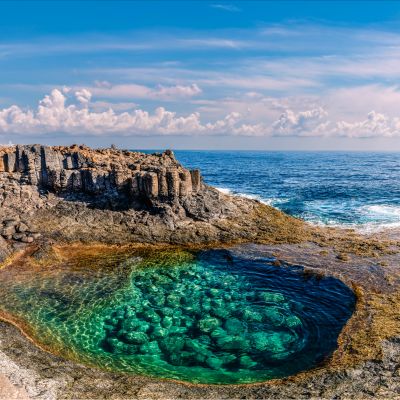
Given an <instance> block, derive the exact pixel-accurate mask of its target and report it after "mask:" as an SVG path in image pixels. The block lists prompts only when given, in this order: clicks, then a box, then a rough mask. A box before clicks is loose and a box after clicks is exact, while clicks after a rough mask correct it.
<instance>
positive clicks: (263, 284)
mask: <svg viewBox="0 0 400 400" xmlns="http://www.w3.org/2000/svg"><path fill="white" fill-rule="evenodd" d="M160 260H162V261H157V258H156V259H155V261H154V260H153V261H151V262H148V261H146V260H143V259H142V258H140V257H136V256H132V257H130V258H129V259H127V260H119V261H118V260H117V261H115V260H113V262H112V263H109V265H103V266H102V267H101V268H100V267H99V268H94V267H93V265H90V263H88V265H87V266H85V265H83V266H82V265H80V266H79V268H78V267H77V266H76V265H72V264H71V265H63V266H62V267H58V268H55V267H47V268H44V267H43V268H39V269H35V270H32V269H29V268H26V269H25V270H24V269H23V268H22V269H21V268H19V269H15V268H7V269H4V270H2V271H0V295H1V299H2V301H1V306H0V307H1V309H2V310H3V312H4V311H5V312H7V313H8V314H9V315H12V316H13V317H14V318H17V319H18V321H19V322H20V323H21V324H23V325H24V328H25V330H26V331H27V332H29V334H30V335H31V336H33V337H34V338H35V340H36V341H37V342H38V343H39V344H41V345H42V346H44V347H45V348H47V349H50V350H52V351H53V352H55V353H56V354H59V355H62V356H64V357H67V358H71V359H74V360H78V361H80V362H83V363H86V364H89V365H93V366H97V367H100V368H103V369H108V370H112V371H123V372H131V373H136V374H144V375H150V376H155V377H161V378H168V379H179V380H185V381H189V382H195V383H215V384H223V383H251V382H259V381H264V380H267V379H271V378H278V377H284V376H288V375H292V374H294V373H297V372H299V371H301V370H305V369H310V368H313V367H316V366H318V365H320V364H321V363H323V362H324V361H325V360H326V359H327V357H329V356H330V355H331V354H332V352H333V351H334V349H335V348H336V346H337V337H338V335H339V333H340V331H341V329H342V327H343V326H344V324H345V323H346V321H347V320H348V318H349V317H350V316H351V314H352V312H353V310H354V304H355V297H354V294H353V292H352V291H351V290H350V289H349V288H348V287H347V286H345V285H344V284H343V283H342V282H340V281H339V280H337V279H334V278H321V277H316V276H313V275H310V274H304V273H303V271H302V268H301V267H289V266H286V267H283V268H282V267H276V266H274V265H273V262H272V261H273V260H270V259H265V258H257V257H251V256H250V255H249V256H248V257H247V256H243V255H240V256H239V255H237V254H236V255H235V254H233V253H230V252H228V251H225V250H209V251H203V252H200V253H197V254H195V255H192V254H189V253H188V254H187V256H186V257H183V258H174V257H168V256H163V257H162V258H160ZM106 264H107V263H106Z"/></svg>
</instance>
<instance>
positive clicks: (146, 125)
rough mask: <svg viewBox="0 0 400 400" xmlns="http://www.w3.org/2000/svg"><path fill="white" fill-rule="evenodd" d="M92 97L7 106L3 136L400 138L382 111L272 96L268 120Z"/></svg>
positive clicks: (59, 96)
mask: <svg viewBox="0 0 400 400" xmlns="http://www.w3.org/2000/svg"><path fill="white" fill-rule="evenodd" d="M256 97H257V96H256ZM91 98H92V93H91V92H90V91H89V90H88V89H85V90H77V91H72V90H68V88H64V89H62V90H59V89H53V90H52V91H51V93H50V94H49V95H46V96H45V97H44V98H43V99H42V100H41V101H40V102H39V104H38V106H37V108H36V109H35V110H32V109H25V110H24V109H22V108H20V107H19V106H17V105H13V106H11V107H8V108H5V109H2V110H0V134H3V135H7V134H8V135H9V134H13V135H16V136H18V135H24V136H29V135H37V134H39V135H40V134H49V133H65V134H69V135H72V136H73V135H85V134H86V135H109V134H116V135H121V136H134V135H233V136H318V137H319V136H331V137H332V136H344V137H355V138H362V137H400V118H398V117H390V116H388V115H385V114H383V113H379V112H376V111H371V112H369V113H368V114H367V116H366V118H365V119H362V120H359V121H348V120H343V119H337V120H332V119H330V118H329V114H328V112H327V111H326V110H325V109H324V108H322V107H320V106H315V107H312V108H309V109H306V110H296V111H295V110H293V109H291V108H287V107H286V106H285V101H283V102H282V103H281V104H279V105H274V103H273V101H272V99H270V101H269V102H268V101H266V99H263V103H264V104H265V105H266V107H270V109H269V110H266V111H268V112H269V114H268V113H267V114H268V118H266V119H254V118H251V117H252V114H251V112H250V111H249V112H244V113H243V112H238V111H234V110H233V111H231V112H229V113H228V114H226V116H224V117H222V118H221V117H220V118H217V119H216V120H213V121H202V118H201V115H200V113H199V112H191V113H188V114H186V115H178V114H177V113H176V112H173V111H169V110H166V109H165V108H163V107H158V108H156V109H155V111H154V112H153V113H150V112H148V111H146V110H142V109H138V108H136V105H135V104H132V103H125V106H126V108H125V109H129V111H122V110H124V107H121V108H120V109H119V110H118V105H117V106H115V107H114V106H113V103H105V104H100V105H99V104H98V103H99V102H96V101H95V102H91ZM100 103H101V102H100ZM106 107H107V109H106ZM285 107H286V108H285ZM273 115H275V117H273Z"/></svg>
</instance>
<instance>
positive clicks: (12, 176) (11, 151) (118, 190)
mask: <svg viewBox="0 0 400 400" xmlns="http://www.w3.org/2000/svg"><path fill="white" fill-rule="evenodd" d="M0 235H1V236H0V261H1V263H2V267H7V268H12V267H13V266H14V265H17V264H18V263H19V262H22V261H21V260H27V259H29V258H34V259H35V260H36V261H37V260H39V261H41V262H46V260H49V259H50V260H51V257H52V255H53V254H54V251H55V250H54V249H57V248H58V249H60V248H61V249H62V248H66V247H68V246H74V252H75V254H78V255H79V254H80V252H86V253H87V252H88V251H89V252H98V251H100V250H99V249H101V251H105V252H107V251H115V249H119V250H118V251H120V250H121V249H122V250H121V251H123V249H124V247H125V246H131V245H140V246H172V245H173V246H185V247H197V248H202V247H211V246H214V247H215V246H219V247H221V246H224V247H229V248H231V246H236V247H234V248H233V249H234V250H232V251H242V250H243V249H246V246H250V247H251V246H256V250H255V248H253V251H259V252H263V253H265V254H268V255H271V256H274V257H276V258H277V263H279V259H281V260H284V261H285V262H293V263H300V264H301V265H304V266H305V267H306V269H307V271H310V273H317V274H323V275H330V276H336V277H338V278H340V279H341V280H343V281H344V282H345V283H346V284H348V285H349V286H351V287H353V288H354V290H355V291H356V293H357V296H358V306H357V311H356V312H355V314H354V316H353V317H352V318H351V319H350V321H349V323H348V325H347V326H346V328H345V329H344V331H343V333H342V335H341V337H340V341H339V348H338V350H337V351H336V352H335V354H334V356H333V357H332V359H331V360H329V362H327V364H326V365H324V366H323V367H321V368H320V369H317V370H313V371H308V372H305V373H302V374H299V375H296V376H295V377H292V378H287V379H284V380H277V381H269V382H266V383H265V384H257V385H242V386H238V387H234V386H218V387H216V386H207V385H201V386H194V385H187V384H183V383H177V382H161V381H157V380H155V379H150V378H144V377H132V376H126V375H123V374H112V373H107V372H99V371H94V370H93V369H91V368H89V367H84V366H81V365H77V364H74V363H72V362H70V361H65V360H62V359H59V358H57V357H55V356H53V355H51V354H48V353H46V352H44V351H42V350H40V349H39V348H37V347H36V346H35V345H34V344H32V343H31V342H30V341H29V340H28V339H27V338H25V337H24V336H23V335H22V334H21V333H19V332H18V331H17V330H16V328H15V327H12V326H10V325H7V324H6V323H1V324H0V345H1V348H0V365H1V370H0V376H1V380H0V389H1V390H0V392H1V394H0V398H13V397H12V396H14V398H38V399H59V398H60V399H61V398H96V399H97V398H118V399H128V398H243V397H246V398H372V397H375V398H400V389H399V388H400V374H399V368H398V365H399V363H400V321H399V320H398V314H399V311H400V308H399V307H400V306H399V304H400V302H399V301H400V275H399V273H398V261H400V256H399V254H400V253H399V249H400V242H399V241H398V240H397V239H396V238H394V237H390V238H387V239H385V238H384V237H366V236H360V235H358V234H357V233H356V232H354V231H350V230H346V231H345V230H338V229H323V228H316V227H313V226H310V225H308V224H306V223H305V222H303V221H301V220H298V219H295V218H292V217H290V216H288V215H285V214H283V213H282V212H280V211H278V210H276V209H274V208H272V207H269V206H266V205H264V204H261V203H260V202H258V201H256V200H250V199H245V198H241V197H235V196H230V195H226V194H223V193H221V192H219V191H218V190H216V189H215V188H212V187H210V186H208V185H207V184H206V183H205V182H204V181H203V179H202V176H201V173H200V171H198V170H192V171H190V170H188V169H186V168H184V167H183V166H182V165H181V164H180V163H179V162H178V161H177V160H176V158H175V156H174V154H173V152H172V151H169V150H167V151H165V152H163V153H156V154H144V153H139V152H131V151H125V150H117V149H114V148H110V149H99V150H94V149H90V148H88V147H86V146H77V145H73V146H70V147H47V146H41V145H17V146H7V147H2V148H0ZM246 243H247V244H246ZM247 248H248V247H247ZM88 249H89V250H88ZM104 249H106V250H104ZM107 249H108V250H107ZM86 253H85V254H86ZM58 254H60V252H59V253H58ZM3 393H4V394H3ZM2 396H3V397H2Z"/></svg>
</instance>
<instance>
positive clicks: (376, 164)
mask: <svg viewBox="0 0 400 400" xmlns="http://www.w3.org/2000/svg"><path fill="white" fill-rule="evenodd" d="M176 156H177V158H178V159H179V161H181V162H182V163H183V164H184V165H186V166H190V167H192V168H200V169H201V171H202V173H203V175H204V177H205V180H206V182H207V183H209V184H210V185H213V186H216V187H219V188H221V189H222V190H229V191H231V192H232V193H236V194H242V195H243V194H244V195H247V196H253V197H256V198H258V199H260V200H262V201H265V202H267V203H268V204H271V205H273V206H275V207H277V208H279V209H281V210H283V211H285V212H286V213H288V214H290V215H294V216H297V217H301V218H304V219H306V220H308V221H311V222H314V223H320V224H327V225H345V226H355V227H358V228H361V229H364V230H379V229H381V228H397V227H400V153H371V152H369V153H358V152H267V151H233V152H232V151H231V152H229V151H176Z"/></svg>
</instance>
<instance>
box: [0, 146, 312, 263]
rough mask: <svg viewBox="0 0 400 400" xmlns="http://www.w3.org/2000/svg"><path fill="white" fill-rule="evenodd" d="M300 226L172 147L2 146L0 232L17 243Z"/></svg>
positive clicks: (293, 230)
mask: <svg viewBox="0 0 400 400" xmlns="http://www.w3.org/2000/svg"><path fill="white" fill-rule="evenodd" d="M304 226H305V224H304V223H303V222H300V221H298V220H295V219H293V218H291V217H289V216H286V215H284V214H283V213H281V212H279V211H277V210H274V209H272V208H271V207H268V206H265V205H263V204H261V203H260V202H258V201H255V200H250V199H245V198H240V197H234V196H229V195H225V194H223V193H221V192H219V191H218V190H216V189H215V188H212V187H211V186H209V185H207V184H205V183H204V182H203V179H202V177H201V174H200V171H198V170H188V169H186V168H184V167H183V166H182V165H181V164H180V163H179V162H178V161H177V160H176V158H175V156H174V154H173V152H172V151H170V150H166V151H165V152H163V153H154V154H144V153H140V152H133V151H127V150H117V149H115V148H108V149H98V150H94V149H91V148H89V147H87V146H77V145H72V146H69V147H61V146H57V147H55V146H54V147H49V146H42V145H16V146H8V147H1V148H0V235H1V236H2V238H4V239H6V241H7V245H8V246H13V247H14V248H15V246H17V247H18V246H24V245H26V244H29V243H31V242H32V241H34V242H35V241H37V240H38V239H39V238H40V237H42V241H43V242H46V241H48V240H49V239H50V240H52V241H56V242H58V241H68V242H71V241H84V242H92V241H97V242H102V243H121V244H122V243H132V242H145V243H175V244H189V245H193V244H205V243H221V242H225V243H227V242H233V241H234V242H237V241H254V240H265V238H268V240H279V241H281V240H283V239H284V238H287V237H288V236H290V238H294V240H298V239H297V238H300V237H303V236H304V235H305V233H304V232H303V231H304ZM299 230H301V232H302V233H299ZM0 247H4V243H3V244H2V243H1V242H0ZM2 258H4V257H2Z"/></svg>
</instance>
